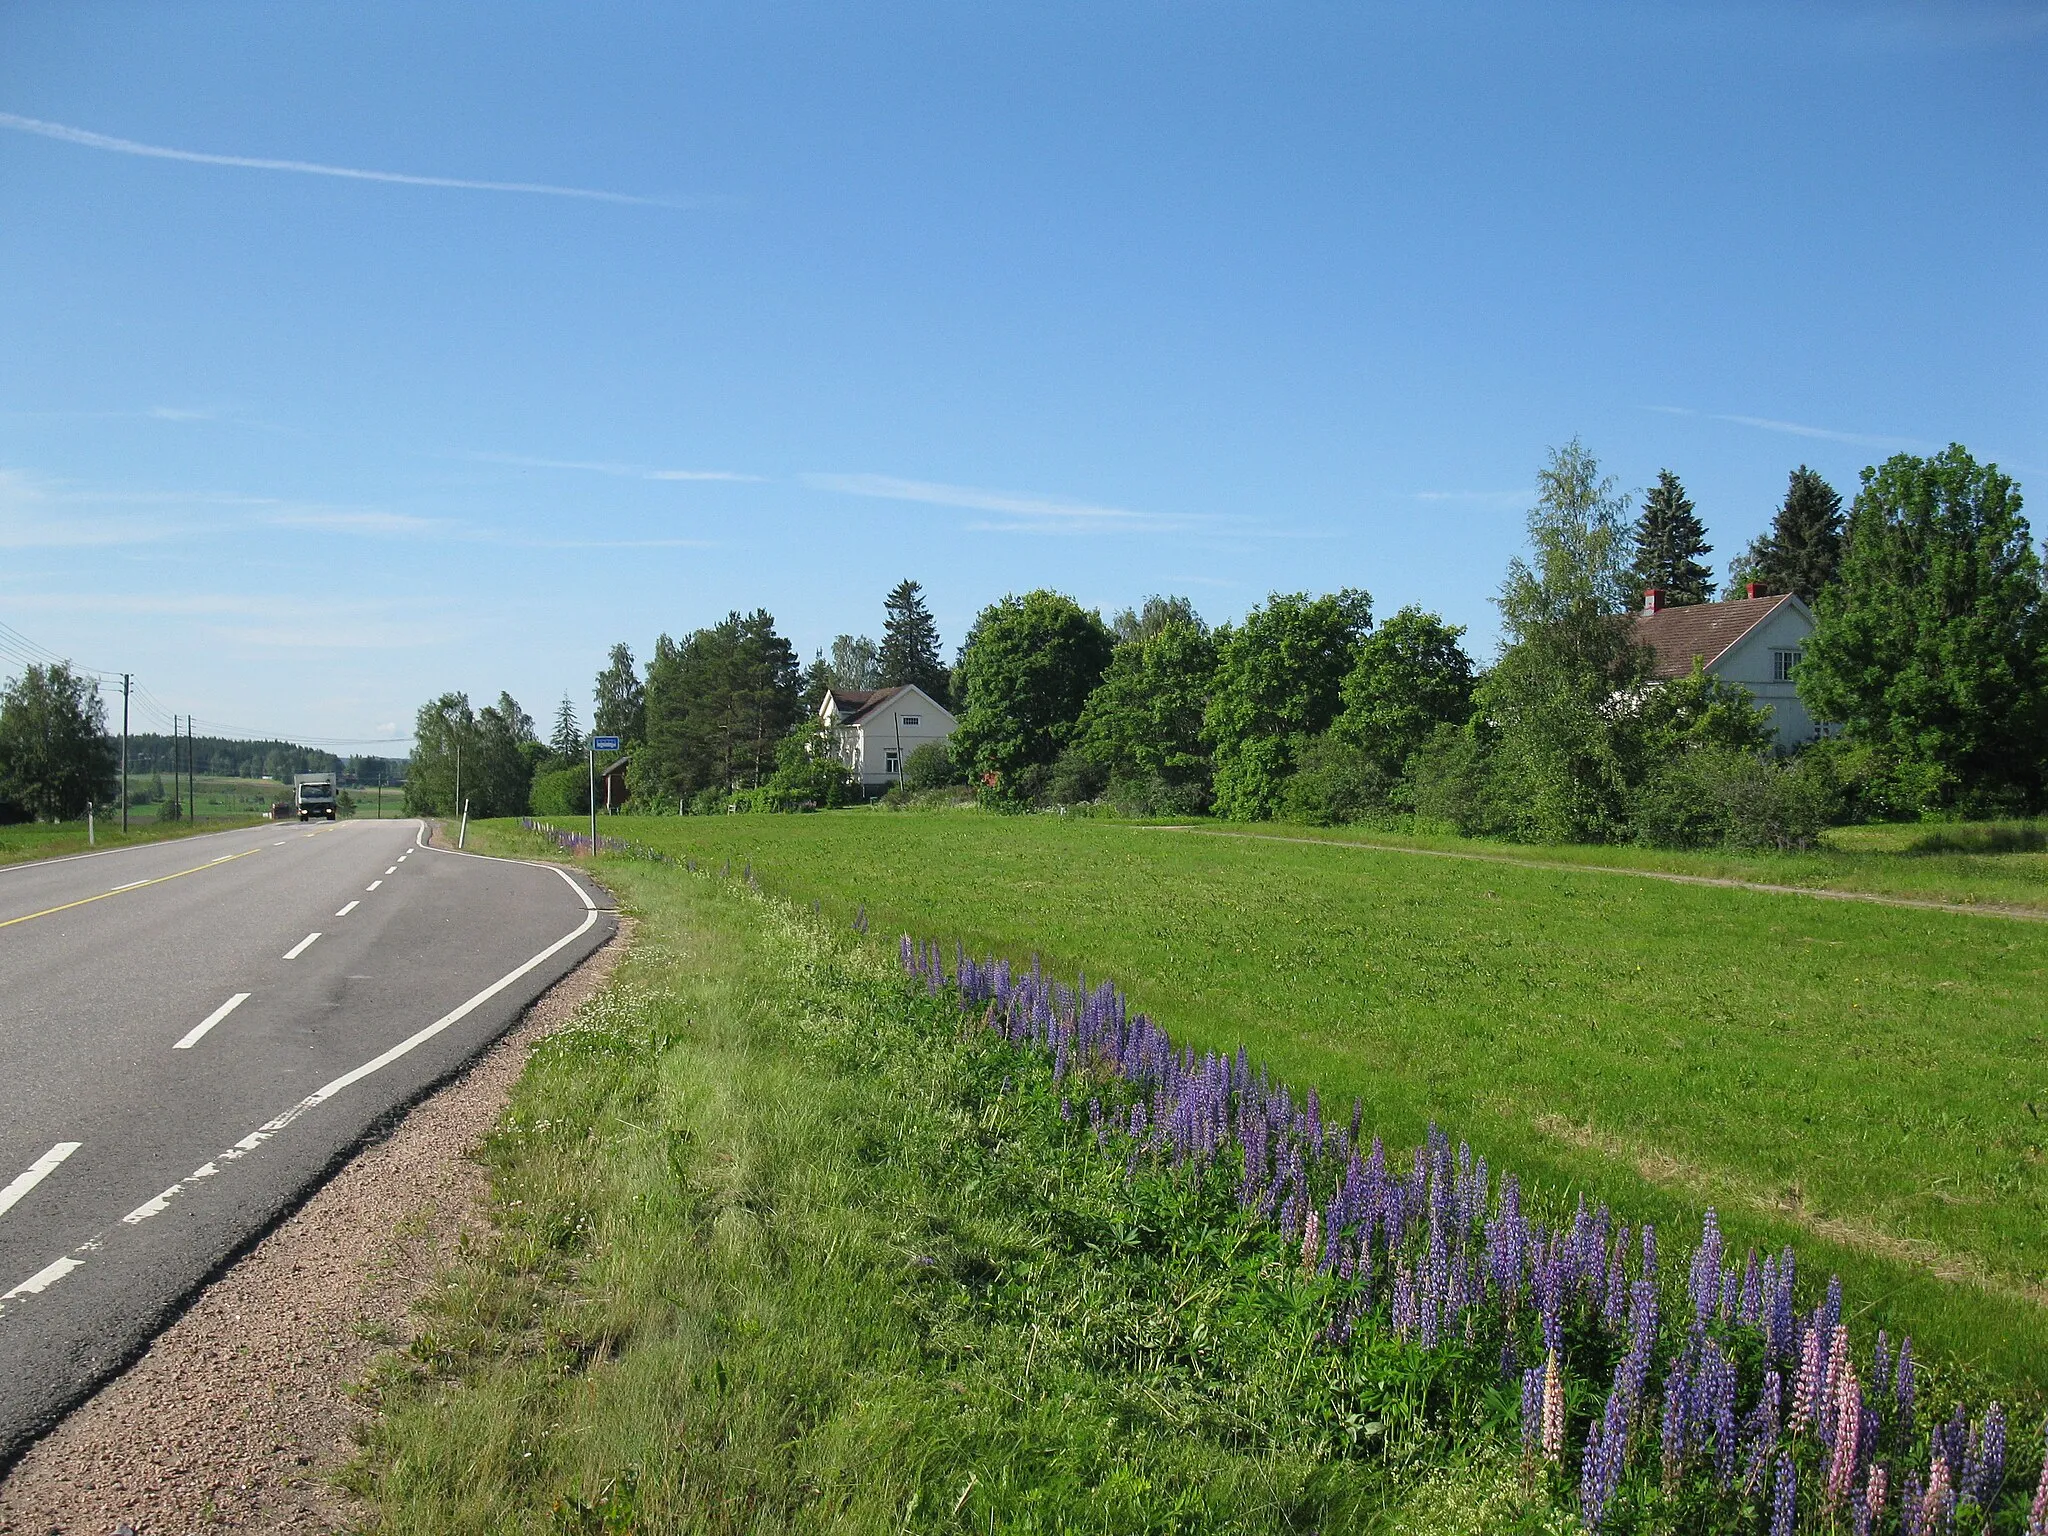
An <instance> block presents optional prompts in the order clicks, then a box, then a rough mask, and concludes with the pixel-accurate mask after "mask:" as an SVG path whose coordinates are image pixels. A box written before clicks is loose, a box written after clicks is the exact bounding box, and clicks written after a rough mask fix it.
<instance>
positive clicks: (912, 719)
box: [903, 715, 918, 725]
mask: <svg viewBox="0 0 2048 1536" xmlns="http://www.w3.org/2000/svg"><path fill="white" fill-rule="evenodd" d="M917 721H918V717H917V716H916V715H905V716H904V717H903V723H904V724H905V725H915V724H917Z"/></svg>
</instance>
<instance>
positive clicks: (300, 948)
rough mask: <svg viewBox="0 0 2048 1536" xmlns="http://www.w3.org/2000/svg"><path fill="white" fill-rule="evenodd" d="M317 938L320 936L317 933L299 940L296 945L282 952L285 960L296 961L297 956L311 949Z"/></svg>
mask: <svg viewBox="0 0 2048 1536" xmlns="http://www.w3.org/2000/svg"><path fill="white" fill-rule="evenodd" d="M319 937H320V935H319V934H317V933H309V934H307V935H306V936H305V937H304V938H303V939H301V940H299V942H298V943H296V944H294V945H293V946H292V947H291V948H290V949H288V950H286V951H285V952H284V957H285V959H287V960H296V959H298V958H299V956H301V955H303V954H304V953H305V952H306V951H307V950H309V949H311V948H312V947H313V941H314V940H315V939H317V938H319Z"/></svg>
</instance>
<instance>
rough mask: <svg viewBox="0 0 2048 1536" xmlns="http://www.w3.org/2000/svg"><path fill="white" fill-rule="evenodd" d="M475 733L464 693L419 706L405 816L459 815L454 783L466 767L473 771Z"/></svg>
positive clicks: (467, 700)
mask: <svg viewBox="0 0 2048 1536" xmlns="http://www.w3.org/2000/svg"><path fill="white" fill-rule="evenodd" d="M475 731H476V713H475V711H474V710H472V709H471V708H470V707H469V695H468V694H466V693H444V694H442V695H441V696H440V697H439V698H438V699H435V700H433V701H432V702H430V703H426V704H422V705H421V706H420V708H419V713H418V714H417V715H415V716H414V717H413V727H412V734H413V747H412V768H411V771H410V772H408V773H407V774H406V777H405V813H406V815H408V816H448V815H455V814H459V812H460V810H461V805H460V802H459V801H458V800H457V799H456V779H457V775H458V773H460V772H461V770H462V769H463V768H465V767H467V768H470V769H471V771H474V758H473V753H472V749H471V748H470V747H469V745H468V743H469V742H470V740H471V738H472V737H473V736H474V734H475ZM458 748H460V752H458ZM464 755H468V756H471V759H472V760H471V762H470V763H467V764H463V763H459V762H458V758H459V756H464Z"/></svg>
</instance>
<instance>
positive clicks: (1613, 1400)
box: [1579, 1395, 1628, 1531]
mask: <svg viewBox="0 0 2048 1536" xmlns="http://www.w3.org/2000/svg"><path fill="white" fill-rule="evenodd" d="M1627 1449H1628V1416H1627V1413H1626V1411H1625V1410H1624V1408H1623V1405H1622V1402H1621V1399H1620V1397H1619V1395H1614V1396H1610V1397H1609V1398H1608V1399H1607V1407H1606V1409H1605V1410H1604V1411H1603V1412H1602V1414H1601V1416H1600V1422H1599V1423H1598V1424H1595V1425H1594V1426H1593V1427H1592V1429H1591V1430H1589V1431H1588V1432H1587V1434H1586V1459H1585V1462H1584V1464H1583V1465H1582V1467H1581V1469H1580V1473H1579V1511H1580V1513H1581V1515H1582V1516H1583V1517H1584V1519H1585V1522H1586V1528H1587V1529H1588V1530H1591V1531H1598V1530H1599V1529H1600V1527H1601V1525H1602V1524H1603V1523H1605V1521H1606V1518H1607V1506H1608V1503H1609V1501H1610V1500H1612V1499H1613V1497H1614V1490H1615V1488H1616V1487H1617V1486H1618V1485H1619V1484H1620V1482H1621V1462H1622V1456H1623V1454H1624V1453H1625V1452H1626V1451H1627Z"/></svg>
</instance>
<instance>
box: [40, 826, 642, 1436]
mask: <svg viewBox="0 0 2048 1536" xmlns="http://www.w3.org/2000/svg"><path fill="white" fill-rule="evenodd" d="M420 830H421V829H420V824H419V823H417V822H411V821H404V822H400V821H382V822H380V821H346V822H339V823H334V824H326V825H317V824H316V825H314V826H311V827H306V826H301V825H300V824H298V823H296V822H289V823H283V824H280V825H277V826H274V827H259V828H255V829H251V830H248V831H238V832H227V833H220V834H216V835H213V836H207V837H197V838H189V839H184V840H180V841H176V842H171V843H159V844H153V845H149V846H145V847H139V848H128V849H122V850H120V851H118V852H110V853H107V854H102V855H99V856H86V857H79V858H71V859H61V860H50V861H46V862H42V863H35V864H18V865H12V866H9V867H7V868H4V869H0V1469H4V1468H5V1467H6V1466H8V1465H9V1464H10V1463H11V1462H12V1461H13V1460H14V1459H15V1458H16V1457H18V1456H19V1454H20V1453H21V1451H22V1450H23V1449H25V1448H26V1446H27V1444H28V1443H29V1441H30V1440H32V1439H33V1438H34V1437H35V1435H37V1434H38V1433H40V1432H41V1431H42V1430H44V1429H46V1428H48V1427H49V1426H50V1425H51V1424H52V1423H54V1422H55V1421H56V1419H57V1418H58V1417H59V1416H60V1415H61V1414H62V1413H63V1412H64V1410H65V1409H66V1408H68V1407H70V1406H71V1405H72V1404H74V1403H76V1402H78V1401H79V1400H80V1399H81V1398H83V1397H84V1396H86V1395H87V1394H88V1393H90V1392H91V1391H92V1389H93V1388H94V1387H95V1386H97V1385H98V1384H99V1383H101V1382H102V1381H104V1380H105V1379H106V1378H107V1377H108V1376H110V1375H112V1374H113V1373H114V1372H116V1371H118V1370H119V1369H120V1368H121V1367H122V1366H123V1365H124V1364H126V1363H127V1361H129V1360H130V1359H132V1358H133V1357H134V1356H135V1354H136V1353H137V1352H139V1351H140V1350H141V1349H142V1347H143V1346H144V1345H146V1344H147V1343H148V1341H149V1340H150V1338H151V1337H152V1336H153V1335H154V1334H155V1333H156V1332H157V1330H158V1329H159V1328H161V1327H162V1326H163V1324H164V1323H165V1322H167V1321H168V1320H169V1319H170V1318H171V1317H172V1316H173V1315H175V1314H176V1312H177V1311H178V1309H179V1308H180V1307H181V1306H182V1305H183V1303H184V1302H185V1301H186V1300H187V1299H188V1298H189V1297H190V1296H191V1295H192V1294H193V1292H194V1291H195V1290H197V1289H198V1287H199V1286H200V1285H202V1284H203V1283H204V1282H205V1281H206V1279H207V1278H208V1277H209V1276H210V1275H211V1274H212V1273H213V1272H214V1271H215V1270H217V1269H218V1268H219V1267H220V1266H221V1265H222V1264H224V1263H225V1262H227V1261H228V1260H230V1259H232V1258H233V1257H234V1256H235V1255H236V1254H238V1253H239V1252H241V1251H242V1250H243V1249H245V1248H246V1247H247V1246H248V1245H249V1244H250V1243H252V1242H253V1241H254V1240H255V1239H256V1238H257V1237H259V1236H261V1235H262V1233H263V1232H264V1231H266V1230H267V1229H268V1228H269V1227H270V1226H271V1225H272V1224H274V1223H275V1222H276V1221H277V1220H278V1219H279V1218H280V1217H281V1216H283V1215H284V1214H285V1213H286V1212H288V1211H289V1210H290V1209H291V1208H292V1207H293V1206H295V1205H296V1204H297V1203H298V1202H299V1201H300V1200H302V1199H303V1198H304V1197H305V1196H306V1195H307V1194H308V1193H309V1192H310V1191H311V1190H312V1189H313V1188H314V1187H315V1186H316V1185H317V1184H318V1183H319V1182H320V1180H321V1179H322V1178H323V1177H324V1176H325V1175H326V1174H327V1172H328V1171H329V1170H330V1169H332V1168H333V1167H335V1166H336V1165H337V1164H338V1163H339V1162H340V1161H342V1160H343V1159H345V1158H346V1157H347V1156H348V1154H349V1153H350V1152H351V1151H352V1150H353V1149H354V1148H355V1147H356V1146H357V1145H359V1144H360V1143H361V1142H362V1140H363V1139H364V1138H365V1137H366V1136H369V1135H371V1134H373V1133H374V1132H375V1131H376V1130H377V1129H378V1128H379V1127H380V1126H381V1125H383V1124H385V1123H387V1122H388V1121H389V1120H390V1119H391V1118H392V1117H393V1116H394V1115H396V1114H397V1113H399V1112H401V1111H402V1110H403V1109H404V1108H405V1107H406V1106H407V1105H409V1104H411V1103H412V1102H413V1101H414V1100H416V1099H418V1098H419V1097H420V1096H421V1095H422V1094H424V1093H425V1092H427V1091H428V1090H429V1089H430V1088H432V1087H433V1086H435V1085H436V1084H437V1083H439V1082H441V1081H443V1080H445V1079H446V1078H448V1077H449V1076H451V1075H453V1074H454V1073H455V1072H457V1071H458V1070H459V1069H460V1068H461V1067H462V1065H463V1064H464V1063H466V1062H467V1061H468V1060H469V1059H470V1058H471V1057H473V1056H474V1055H475V1054H476V1053H477V1052H478V1051H479V1050H481V1049H482V1048H483V1046H485V1045H486V1044H488V1043H489V1042H490V1041H491V1040H493V1039H495V1038H496V1037H497V1036H498V1035H499V1034H501V1033H502V1032H503V1031H504V1030H505V1029H506V1027H507V1026H509V1025H510V1024H511V1023H512V1021H513V1020H514V1019H516V1018H517V1017H518V1015H519V1014H520V1013H521V1012H522V1011H523V1010H524V1009H525V1007H526V1006H527V1004H529V1003H530V1002H532V1000H533V999H534V998H535V997H537V996H539V995H540V994H541V993H542V992H543V991H545V990H546V989H547V988H548V987H549V986H551V985H552V984H553V983H554V982H556V981H557V980H559V979H560V978H561V977H562V976H564V975H565V974H567V973H568V972H569V971H570V970H572V969H574V968H575V966H576V965H577V964H578V963H580V962H581V961H582V960H583V959H584V958H585V957H586V956H588V955H589V954H590V953H591V951H593V950H595V949H596V948H597V947H598V946H599V945H600V944H602V943H603V942H604V941H605V939H607V938H608V937H609V936H610V934H611V932H612V925H613V918H612V916H611V914H610V912H609V911H607V910H605V908H606V907H607V906H608V903H607V902H606V901H605V898H604V897H603V896H602V894H601V893H600V892H598V891H597V890H596V889H595V888H594V887H592V886H590V885H589V884H588V883H587V882H585V881H583V880H581V879H580V877H577V876H574V875H572V874H570V873H569V872H566V871H563V870H560V869H555V868H551V867H547V866H542V865H532V864H520V863H514V862H510V861H505V860H496V859H483V858H477V857H474V856H466V855H462V854H456V853H449V852H445V851H442V850H438V849H431V848H423V847H421V846H420V845H419V834H420Z"/></svg>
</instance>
